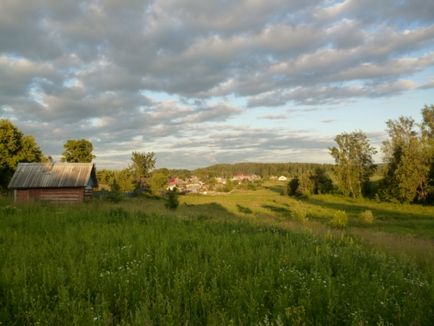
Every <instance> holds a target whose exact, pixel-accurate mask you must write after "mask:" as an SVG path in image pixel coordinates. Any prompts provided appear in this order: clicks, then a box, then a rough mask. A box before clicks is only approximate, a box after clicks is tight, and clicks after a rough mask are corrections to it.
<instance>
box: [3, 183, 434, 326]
mask: <svg viewBox="0 0 434 326" xmlns="http://www.w3.org/2000/svg"><path fill="white" fill-rule="evenodd" d="M274 190H276V189H274ZM277 190H278V189H277ZM182 200H183V202H184V203H186V204H187V205H185V204H184V205H181V206H180V208H179V209H178V210H177V211H175V212H173V211H168V210H166V209H165V208H164V206H163V203H162V202H160V201H155V200H129V201H126V202H122V203H120V204H106V203H98V202H95V203H91V204H87V205H82V206H66V207H64V206H22V207H18V208H13V207H5V206H4V205H3V206H2V207H0V323H1V322H2V323H3V324H8V325H9V324H16V325H23V324H36V323H40V324H48V325H53V324H77V325H86V324H102V325H107V324H108V325H111V324H125V325H126V324H135V325H143V324H164V325H166V324H176V325H178V324H185V323H187V322H188V323H189V324H193V325H202V324H205V323H208V324H215V325H223V324H231V323H232V324H260V323H262V324H267V323H271V324H273V323H276V322H279V321H280V322H283V323H289V324H297V323H299V324H302V323H303V322H306V323H308V324H312V323H317V324H351V323H363V322H365V323H369V324H374V323H382V322H386V323H387V322H390V323H393V324H397V325H399V324H401V325H408V324H411V323H413V324H415V325H424V324H425V325H429V324H430V323H431V321H432V316H433V315H434V310H433V306H434V280H433V272H432V270H433V269H432V266H433V264H432V263H433V262H432V261H431V263H428V264H427V265H424V264H418V262H417V261H415V260H414V259H412V258H411V257H407V256H397V255H390V254H388V253H386V252H385V251H383V250H378V249H376V248H372V247H367V246H365V245H363V244H362V243H360V242H358V241H354V239H353V237H352V236H350V235H351V234H352V232H356V231H361V232H364V231H370V233H375V232H377V233H378V231H376V230H379V229H380V230H383V231H387V232H389V231H391V232H395V229H393V228H392V229H390V230H389V229H387V228H386V229H385V228H384V227H383V225H382V224H381V223H380V221H382V220H380V221H379V220H378V219H377V221H376V222H375V223H374V224H373V225H372V226H368V227H365V226H363V227H360V226H359V225H358V222H357V220H356V217H355V215H354V214H356V213H357V210H360V209H365V207H369V208H370V209H372V210H373V211H374V214H376V215H377V217H378V214H380V213H381V212H383V211H384V212H386V213H384V214H389V215H385V216H384V221H385V223H386V222H387V216H394V215H393V214H394V213H393V212H394V211H395V210H396V211H397V212H398V213H399V212H407V213H408V214H410V215H411V216H410V217H409V218H422V219H424V218H426V219H428V218H429V217H431V216H433V215H432V214H431V215H430V212H431V210H430V208H420V207H412V206H408V207H407V206H405V207H401V209H399V210H397V209H396V208H394V206H393V205H391V206H390V207H389V205H379V204H377V203H372V202H365V201H361V202H356V203H350V204H349V203H348V201H347V200H344V199H341V198H337V197H324V196H319V197H314V198H313V199H309V200H307V201H304V202H301V203H300V202H299V201H295V200H294V199H291V198H287V197H283V196H280V195H279V194H278V193H277V192H274V191H272V190H270V189H268V190H264V189H263V190H258V191H247V192H242V193H234V194H231V195H219V196H186V197H183V198H182ZM315 201H320V202H321V201H324V202H326V204H325V205H318V202H315ZM351 204H353V205H351ZM237 205H239V206H242V207H245V208H249V209H250V210H251V211H252V213H247V214H246V213H240V212H239V206H237ZM294 205H305V206H306V207H307V208H308V212H309V215H310V218H311V220H312V221H311V222H308V223H304V224H300V223H298V222H295V221H293V220H292V218H291V217H290V211H291V207H293V206H294ZM331 205H340V206H331ZM342 205H348V207H347V208H348V209H347V211H348V213H349V215H350V218H351V220H350V224H351V225H352V226H351V227H350V228H349V230H348V231H347V232H341V231H333V229H330V228H329V227H328V226H324V225H325V224H324V223H323V221H325V220H326V219H327V216H328V215H329V214H331V213H332V212H333V210H334V209H336V208H339V209H342V208H343V207H342ZM359 206H360V207H359ZM351 208H352V209H351ZM375 209H377V211H375ZM353 213H354V214H353ZM412 214H413V215H412ZM353 215H354V216H353ZM405 216H406V215H405V214H402V215H399V216H398V217H400V218H401V219H403V218H405ZM395 220H398V221H399V220H400V219H399V218H398V219H396V218H394V219H392V221H391V222H390V223H392V224H393V223H395V222H396V221H395ZM287 228H291V230H286V229H287ZM409 228H410V227H409ZM294 230H295V231H297V232H293V231H294ZM312 231H313V232H312ZM371 231H372V232H371ZM411 233H412V234H417V235H421V236H424V237H425V236H426V234H425V233H423V234H420V233H418V232H416V233H414V232H411ZM399 234H402V232H401V230H400V231H399ZM390 235H391V236H392V237H393V238H392V239H396V238H395V237H396V233H390ZM428 237H430V234H429V233H428ZM382 238H384V237H382ZM411 238H414V237H411ZM422 241H429V243H432V240H422Z"/></svg>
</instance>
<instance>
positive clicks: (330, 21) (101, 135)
mask: <svg viewBox="0 0 434 326" xmlns="http://www.w3.org/2000/svg"><path fill="white" fill-rule="evenodd" d="M433 88H434V2H433V1H426V0H412V1H410V0H399V1H398V0H383V1H376V0H364V1H358V0H345V1H330V0H324V1H317V0H315V1H314V0H267V1H262V0H244V1H224V0H221V1H198V0H177V1H175V0H125V1H113V0H84V1H80V2H75V1H66V0H65V1H62V0H34V1H31V2H30V3H29V2H28V1H24V0H22V1H21V0H3V1H2V3H1V10H0V118H6V119H11V120H12V121H13V122H14V123H15V124H16V125H17V126H18V127H19V128H20V129H21V130H22V131H23V132H24V133H26V134H32V135H34V136H35V138H36V140H37V142H38V143H39V144H40V146H41V148H42V150H43V151H44V153H45V154H46V155H51V156H53V157H54V158H55V159H59V157H60V154H61V152H62V149H63V148H62V147H63V143H64V142H65V141H66V140H67V139H78V138H87V139H89V140H91V141H92V143H93V144H94V148H95V154H96V156H97V158H96V160H95V162H96V163H97V166H99V167H110V168H122V167H125V166H127V165H128V164H129V158H130V155H131V152H132V151H153V152H155V153H156V155H157V165H158V166H159V167H169V168H195V167H201V166H207V165H210V164H214V163H223V162H225V163H227V162H229V163H230V162H243V161H250V162H252V161H255V162H258V161H261V162H332V159H331V157H330V155H329V154H328V151H327V148H328V147H329V146H332V145H333V138H334V137H335V136H336V135H337V134H338V133H341V132H351V131H354V130H362V131H365V132H366V133H367V135H368V136H369V138H370V140H371V142H372V144H373V145H374V146H376V147H377V148H378V150H379V153H378V154H377V155H376V157H375V158H376V160H377V161H378V162H380V161H381V151H380V147H381V142H382V141H383V140H384V139H385V138H386V133H385V122H386V121H387V120H388V119H396V118H398V117H399V116H401V115H405V116H411V117H413V118H414V119H415V120H416V121H419V120H420V111H421V109H422V108H423V106H424V105H425V104H427V105H430V104H434V96H433V94H434V89H433Z"/></svg>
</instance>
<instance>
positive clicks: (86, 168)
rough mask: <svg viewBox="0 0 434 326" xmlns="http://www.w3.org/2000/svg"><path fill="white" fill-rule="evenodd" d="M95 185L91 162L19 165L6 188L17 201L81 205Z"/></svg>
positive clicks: (93, 167)
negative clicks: (77, 203)
mask: <svg viewBox="0 0 434 326" xmlns="http://www.w3.org/2000/svg"><path fill="white" fill-rule="evenodd" d="M97 186H98V181H97V178H96V171H95V165H94V164H92V163H19V164H18V167H17V170H16V171H15V173H14V175H13V177H12V179H11V181H10V182H9V186H8V188H9V189H11V190H12V191H13V195H14V200H15V201H16V202H25V201H32V200H43V201H51V202H83V201H84V200H86V199H89V198H91V197H92V194H93V192H92V191H93V188H94V187H97Z"/></svg>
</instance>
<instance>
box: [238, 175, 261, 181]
mask: <svg viewBox="0 0 434 326" xmlns="http://www.w3.org/2000/svg"><path fill="white" fill-rule="evenodd" d="M231 180H232V181H236V182H242V181H258V180H261V177H260V176H258V175H256V174H244V173H237V174H235V175H234V176H233V178H232V179H231Z"/></svg>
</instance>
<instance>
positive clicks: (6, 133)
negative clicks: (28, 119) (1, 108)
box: [0, 119, 43, 190]
mask: <svg viewBox="0 0 434 326" xmlns="http://www.w3.org/2000/svg"><path fill="white" fill-rule="evenodd" d="M42 157H43V156H42V152H41V150H40V148H39V146H38V144H36V141H35V139H34V138H33V137H32V136H26V135H23V133H22V132H21V131H19V130H18V128H17V127H15V126H14V125H13V124H12V123H11V122H10V121H9V120H4V119H2V120H0V190H1V189H2V188H6V187H7V185H8V183H9V181H10V178H11V177H12V175H13V173H14V172H15V169H16V167H17V165H18V163H20V162H40V161H41V160H42Z"/></svg>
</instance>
